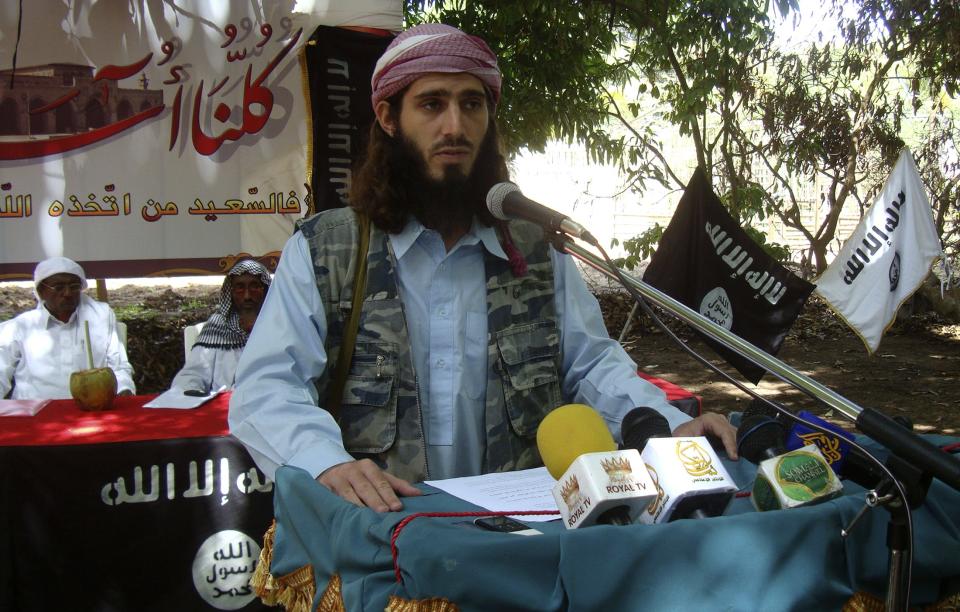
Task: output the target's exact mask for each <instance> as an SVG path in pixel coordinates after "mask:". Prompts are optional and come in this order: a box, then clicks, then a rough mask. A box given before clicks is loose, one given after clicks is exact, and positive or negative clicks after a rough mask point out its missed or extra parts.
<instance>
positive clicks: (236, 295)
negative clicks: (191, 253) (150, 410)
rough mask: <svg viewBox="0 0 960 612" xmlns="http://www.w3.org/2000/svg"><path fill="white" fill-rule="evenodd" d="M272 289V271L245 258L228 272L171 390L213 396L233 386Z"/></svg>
mask: <svg viewBox="0 0 960 612" xmlns="http://www.w3.org/2000/svg"><path fill="white" fill-rule="evenodd" d="M269 287H270V272H269V271H268V270H267V269H266V268H265V267H264V266H263V265H261V264H259V263H257V262H255V261H253V260H249V259H245V260H243V261H241V262H239V263H237V264H236V265H235V266H233V267H232V268H231V269H230V271H229V272H227V276H226V278H224V279H223V285H222V286H221V287H220V302H219V304H218V305H217V311H216V312H214V313H213V314H212V315H211V316H210V318H209V319H207V322H206V323H204V325H203V329H202V330H201V331H200V335H199V336H197V341H196V342H195V343H194V344H193V348H191V349H190V353H189V355H188V356H187V361H186V363H185V364H184V365H183V368H182V369H181V370H180V371H179V372H178V373H177V375H176V376H175V377H174V379H173V383H171V385H170V386H171V387H172V388H174V389H182V390H183V391H201V392H203V393H210V392H211V391H216V390H217V389H221V388H228V389H229V388H231V387H233V382H234V375H235V374H236V371H237V362H238V361H240V353H241V352H242V351H243V347H244V346H245V345H246V344H247V338H249V337H250V330H252V329H253V324H254V323H255V322H256V320H257V315H259V314H260V307H261V306H262V305H263V300H264V298H266V295H267V289H268V288H269Z"/></svg>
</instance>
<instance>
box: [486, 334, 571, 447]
mask: <svg viewBox="0 0 960 612" xmlns="http://www.w3.org/2000/svg"><path fill="white" fill-rule="evenodd" d="M497 348H498V350H499V352H500V360H499V363H498V364H497V368H498V371H499V372H500V376H501V378H502V380H503V397H504V403H505V405H506V409H507V416H508V417H509V419H510V425H511V427H512V428H513V431H514V432H515V433H516V434H517V435H518V436H524V437H532V436H534V435H536V433H537V427H538V426H539V425H540V421H542V420H543V417H545V416H546V415H547V413H548V412H550V411H551V410H553V409H554V408H556V407H557V406H558V405H560V402H561V397H560V382H559V381H560V377H559V374H558V373H557V362H558V359H559V350H560V334H559V332H558V331H557V326H556V323H555V322H554V321H545V320H544V321H535V322H533V323H528V324H525V325H518V326H516V327H511V328H508V329H505V330H502V331H500V332H498V333H497Z"/></svg>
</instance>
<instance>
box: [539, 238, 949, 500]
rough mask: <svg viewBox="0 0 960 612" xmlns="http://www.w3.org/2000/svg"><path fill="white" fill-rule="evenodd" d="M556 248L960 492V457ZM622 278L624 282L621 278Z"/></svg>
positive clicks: (592, 261)
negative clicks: (741, 357) (811, 400)
mask: <svg viewBox="0 0 960 612" xmlns="http://www.w3.org/2000/svg"><path fill="white" fill-rule="evenodd" d="M553 243H554V246H555V247H556V248H557V249H558V250H560V251H561V252H565V253H569V254H570V255H572V256H574V257H576V258H577V259H579V260H580V261H582V262H583V263H585V264H587V265H588V266H590V267H591V268H593V269H595V270H597V271H598V272H601V273H603V274H605V275H607V276H609V277H610V278H612V279H615V280H617V281H618V282H623V281H626V282H627V283H629V285H630V286H631V287H632V288H633V289H634V290H636V292H637V293H639V294H640V295H641V296H643V297H644V298H646V299H647V300H649V301H650V302H652V303H654V304H656V305H657V306H660V307H661V308H663V309H664V310H666V311H668V312H670V313H671V314H672V315H674V316H675V317H677V318H678V319H680V320H681V321H683V322H684V323H686V324H688V325H690V326H691V327H693V328H694V329H696V330H697V331H699V332H701V333H703V334H705V335H707V336H709V337H710V338H712V339H714V340H716V341H717V342H719V343H720V344H722V345H723V346H726V347H727V348H729V349H730V350H733V351H735V352H737V353H738V354H740V355H742V356H743V357H745V358H746V359H749V360H750V361H752V362H754V363H755V364H757V365H758V366H760V367H762V368H764V369H766V370H767V371H768V372H770V373H771V374H773V375H774V376H776V377H777V378H779V379H780V380H782V381H784V382H786V383H788V384H791V385H793V386H794V387H796V388H797V389H799V390H801V391H803V392H804V393H806V394H807V395H809V396H811V397H813V398H814V399H816V400H818V401H820V402H822V403H824V404H825V405H827V406H828V407H830V408H833V409H835V410H836V411H838V412H839V413H840V414H842V415H843V416H845V417H847V418H848V419H850V421H852V422H853V423H854V425H855V426H856V427H857V429H859V430H860V431H862V432H863V433H865V434H867V435H868V436H870V437H871V438H873V439H874V440H876V441H877V442H879V443H880V444H883V445H884V446H886V447H887V448H888V449H890V450H891V451H892V452H893V453H894V454H898V455H900V456H901V457H903V458H904V459H906V460H908V461H911V462H913V463H914V465H916V466H917V467H919V468H920V469H923V470H925V471H927V472H928V473H930V474H932V475H933V476H935V477H936V478H939V479H940V480H942V481H943V482H945V483H947V484H949V485H950V486H951V487H953V488H954V489H956V490H958V491H960V461H957V460H956V459H954V458H953V457H952V456H950V455H948V454H947V453H944V452H942V451H941V450H940V449H939V448H937V447H936V446H934V445H933V444H930V443H929V442H927V441H926V440H924V439H922V438H920V437H919V436H917V435H916V434H914V433H913V432H912V431H909V430H907V429H906V428H904V427H903V426H902V425H900V424H899V423H897V422H896V421H894V420H893V419H891V418H890V417H888V416H887V415H885V414H883V413H881V412H879V411H877V410H873V409H871V408H867V409H864V408H861V407H860V406H858V405H857V404H855V403H853V402H852V401H850V400H848V399H847V398H845V397H843V396H842V395H840V394H839V393H837V392H835V391H833V390H832V389H829V388H827V387H825V386H823V385H821V384H820V383H818V382H817V381H815V380H813V379H812V378H810V377H809V376H806V375H804V374H802V373H800V372H798V371H797V370H795V369H793V368H791V367H790V366H788V365H787V364H785V363H784V362H782V361H780V360H779V359H777V358H776V357H774V356H772V355H770V354H769V353H767V352H766V351H763V350H762V349H759V348H757V347H756V346H754V345H753V344H751V343H750V342H747V341H746V340H744V339H743V338H741V337H739V336H737V335H736V334H734V333H733V332H731V331H729V330H728V329H726V328H724V327H722V326H720V325H717V324H716V323H714V322H713V321H711V320H710V319H708V318H707V317H705V316H703V315H701V314H700V313H698V312H696V311H695V310H692V309H691V308H689V307H687V306H686V305H685V304H683V303H681V302H679V301H677V300H675V299H674V298H672V297H670V296H669V295H667V294H665V293H663V292H662V291H659V290H658V289H656V288H655V287H652V286H650V285H648V284H647V283H644V282H643V281H641V280H638V279H636V278H634V277H632V276H630V275H629V274H627V273H626V272H623V271H621V270H619V269H618V268H615V267H613V266H611V265H609V264H607V262H606V261H604V260H603V259H601V258H600V257H599V256H598V255H596V254H595V253H593V252H591V251H588V250H586V249H584V248H583V247H581V246H580V245H578V244H576V243H575V242H573V241H572V240H571V239H570V238H568V237H567V236H564V235H562V234H557V235H556V236H555V240H554V241H553ZM621 277H622V279H623V280H621Z"/></svg>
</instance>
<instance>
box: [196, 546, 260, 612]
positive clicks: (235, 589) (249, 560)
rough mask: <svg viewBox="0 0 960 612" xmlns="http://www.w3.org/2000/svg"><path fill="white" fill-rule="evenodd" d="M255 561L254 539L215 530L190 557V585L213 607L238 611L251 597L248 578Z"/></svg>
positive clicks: (257, 554)
mask: <svg viewBox="0 0 960 612" xmlns="http://www.w3.org/2000/svg"><path fill="white" fill-rule="evenodd" d="M259 559H260V545H259V544H257V542H256V540H254V539H253V538H251V537H250V536H248V535H247V534H245V533H243V532H242V531H236V530H234V529H225V530H223V531H218V532H217V533H215V534H213V535H212V536H210V537H209V538H207V539H206V540H204V542H203V544H201V545H200V549H199V550H198V551H197V555H196V557H194V558H193V586H194V587H196V589H197V593H199V594H200V597H202V598H203V600H204V601H205V602H207V603H208V604H210V605H211V606H213V607H214V608H217V609H219V610H239V609H240V608H242V607H244V606H245V605H247V604H248V603H250V602H251V601H252V600H253V598H254V597H255V594H254V592H253V587H251V586H250V578H251V577H252V576H253V570H254V569H256V567H257V561H258V560H259Z"/></svg>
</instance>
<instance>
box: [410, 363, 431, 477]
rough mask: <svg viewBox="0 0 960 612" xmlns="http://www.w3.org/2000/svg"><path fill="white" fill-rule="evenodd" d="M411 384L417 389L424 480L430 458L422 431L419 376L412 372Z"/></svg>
mask: <svg viewBox="0 0 960 612" xmlns="http://www.w3.org/2000/svg"><path fill="white" fill-rule="evenodd" d="M413 386H414V388H415V389H416V391H417V415H418V416H419V417H420V419H419V421H420V445H421V447H422V448H423V471H424V474H425V477H424V480H429V479H430V460H429V458H428V457H427V434H426V433H424V431H423V408H422V407H421V406H420V377H419V376H417V374H416V373H414V374H413Z"/></svg>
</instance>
